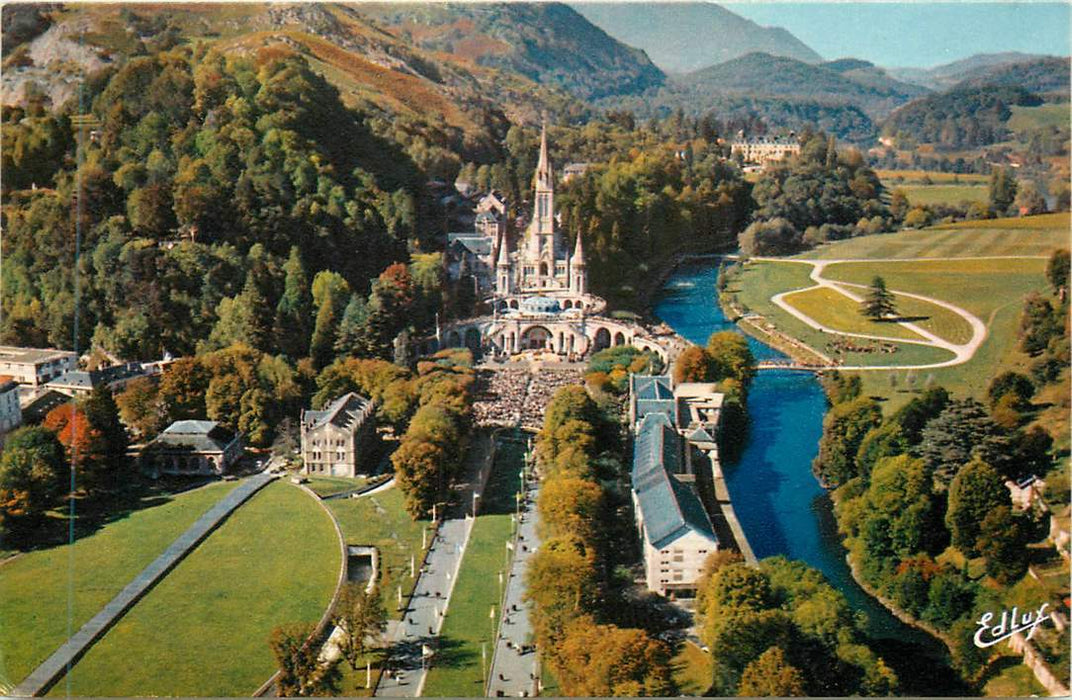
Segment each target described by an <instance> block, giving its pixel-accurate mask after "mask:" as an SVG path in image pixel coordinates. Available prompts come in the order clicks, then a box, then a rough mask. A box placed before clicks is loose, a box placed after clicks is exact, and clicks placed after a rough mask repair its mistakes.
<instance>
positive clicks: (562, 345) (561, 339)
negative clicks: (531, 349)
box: [555, 331, 566, 355]
mask: <svg viewBox="0 0 1072 700" xmlns="http://www.w3.org/2000/svg"><path fill="white" fill-rule="evenodd" d="M565 351H566V336H565V334H564V333H562V331H559V332H558V344H557V345H556V346H555V352H557V353H558V354H560V355H561V354H562V353H563V352H565Z"/></svg>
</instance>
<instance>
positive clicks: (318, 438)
mask: <svg viewBox="0 0 1072 700" xmlns="http://www.w3.org/2000/svg"><path fill="white" fill-rule="evenodd" d="M374 408H375V405H374V404H373V402H372V400H370V399H366V398H365V397H363V396H359V395H357V394H354V393H352V392H351V393H348V394H343V395H342V396H340V397H339V398H337V399H335V400H334V401H332V402H331V404H330V405H329V406H328V407H327V408H325V409H324V410H322V411H312V410H310V411H302V415H301V452H302V473H304V474H311V475H320V476H348V477H355V476H366V475H368V474H369V473H370V471H371V469H372V468H373V467H375V466H376V465H375V464H374V463H373V462H372V459H371V457H372V455H374V454H375V450H374V449H373V443H374V440H375V438H376V424H375V419H374V417H373V410H374Z"/></svg>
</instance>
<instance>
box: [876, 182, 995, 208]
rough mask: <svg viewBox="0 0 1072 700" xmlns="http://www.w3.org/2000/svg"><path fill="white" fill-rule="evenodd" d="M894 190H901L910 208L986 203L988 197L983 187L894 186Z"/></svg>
mask: <svg viewBox="0 0 1072 700" xmlns="http://www.w3.org/2000/svg"><path fill="white" fill-rule="evenodd" d="M894 189H899V190H902V191H903V192H904V193H905V196H907V197H908V202H909V204H911V205H912V206H925V205H928V204H953V205H956V204H960V203H961V202H986V201H987V197H988V189H987V187H986V186H985V185H896V186H895V187H894Z"/></svg>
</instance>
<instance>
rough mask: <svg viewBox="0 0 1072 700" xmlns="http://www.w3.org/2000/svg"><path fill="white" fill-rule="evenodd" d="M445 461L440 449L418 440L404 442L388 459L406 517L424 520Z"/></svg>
mask: <svg viewBox="0 0 1072 700" xmlns="http://www.w3.org/2000/svg"><path fill="white" fill-rule="evenodd" d="M445 458H446V455H445V454H444V453H443V448H442V447H439V446H438V445H436V444H433V443H430V442H424V441H418V440H404V441H403V442H402V444H401V445H400V446H399V448H398V449H397V450H395V452H394V454H392V455H391V464H392V465H393V466H394V469H395V476H396V477H397V478H398V486H399V488H401V489H402V492H403V493H404V494H405V497H406V499H405V500H406V512H408V513H409V514H410V517H412V518H414V519H416V518H419V517H426V516H427V515H428V513H429V512H430V511H431V510H432V505H433V504H434V503H435V502H436V501H437V500H438V496H439V494H440V489H441V484H442V483H443V481H444V478H445V477H444V474H443V468H444V467H443V463H444V461H445Z"/></svg>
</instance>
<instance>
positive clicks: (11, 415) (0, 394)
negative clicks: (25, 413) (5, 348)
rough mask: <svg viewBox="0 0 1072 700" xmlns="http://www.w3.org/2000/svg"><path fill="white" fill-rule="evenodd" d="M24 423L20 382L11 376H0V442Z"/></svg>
mask: <svg viewBox="0 0 1072 700" xmlns="http://www.w3.org/2000/svg"><path fill="white" fill-rule="evenodd" d="M20 425H22V408H20V406H19V383H18V382H16V381H15V380H14V378H12V377H11V376H7V375H4V376H0V444H2V443H3V440H4V436H5V435H7V434H8V433H10V432H11V431H12V430H14V429H15V428H17V427H19V426H20Z"/></svg>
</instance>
